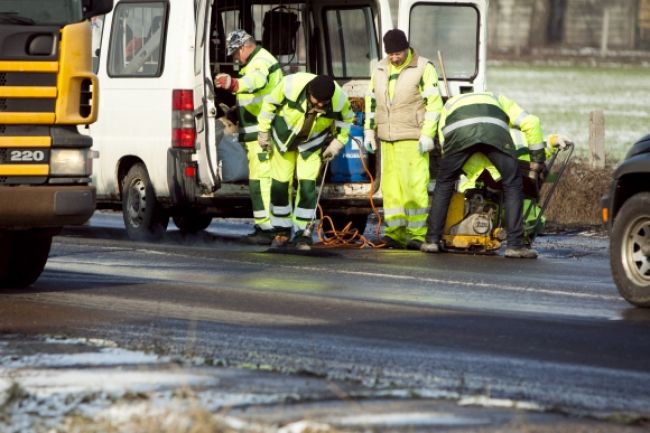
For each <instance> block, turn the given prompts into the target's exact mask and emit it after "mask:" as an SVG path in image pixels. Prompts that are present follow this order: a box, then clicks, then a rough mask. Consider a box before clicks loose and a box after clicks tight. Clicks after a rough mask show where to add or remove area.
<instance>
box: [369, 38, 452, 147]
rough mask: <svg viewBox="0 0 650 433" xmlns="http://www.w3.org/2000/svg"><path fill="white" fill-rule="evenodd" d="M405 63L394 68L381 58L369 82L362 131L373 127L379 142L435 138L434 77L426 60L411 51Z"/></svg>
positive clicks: (436, 101) (436, 98) (439, 100)
mask: <svg viewBox="0 0 650 433" xmlns="http://www.w3.org/2000/svg"><path fill="white" fill-rule="evenodd" d="M406 62H407V64H406V65H404V66H400V67H397V68H396V67H394V66H392V65H391V64H390V61H389V59H388V58H384V59H383V60H381V61H380V62H379V64H378V65H377V69H376V71H375V73H374V74H373V76H372V78H371V80H370V86H369V88H368V93H367V94H366V98H365V111H366V122H365V125H364V127H365V129H374V128H375V127H376V128H377V136H378V137H379V139H380V140H382V141H399V140H417V139H419V138H420V135H426V136H428V137H433V136H434V135H435V131H436V124H437V122H438V119H439V117H440V110H442V97H441V96H440V89H439V88H438V74H437V73H436V70H435V67H434V66H433V64H432V63H431V62H430V61H429V60H428V59H426V58H425V57H420V56H418V55H417V54H416V53H415V52H414V51H413V50H410V51H409V54H408V57H407V59H406ZM391 84H392V86H393V87H391Z"/></svg>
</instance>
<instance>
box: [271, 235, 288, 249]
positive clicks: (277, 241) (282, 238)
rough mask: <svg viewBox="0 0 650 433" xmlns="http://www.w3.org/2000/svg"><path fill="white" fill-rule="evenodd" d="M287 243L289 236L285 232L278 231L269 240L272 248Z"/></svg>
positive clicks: (280, 246) (284, 245)
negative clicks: (271, 239)
mask: <svg viewBox="0 0 650 433" xmlns="http://www.w3.org/2000/svg"><path fill="white" fill-rule="evenodd" d="M288 243H289V236H288V235H287V234H286V233H278V234H277V235H275V237H274V238H273V241H272V242H271V247H272V248H283V247H286V246H287V244H288Z"/></svg>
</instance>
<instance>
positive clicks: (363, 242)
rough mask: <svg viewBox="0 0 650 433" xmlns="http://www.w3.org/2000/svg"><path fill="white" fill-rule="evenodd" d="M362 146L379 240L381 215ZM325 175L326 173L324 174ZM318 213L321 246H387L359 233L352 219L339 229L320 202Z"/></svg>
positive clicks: (360, 150)
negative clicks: (374, 196) (327, 226)
mask: <svg viewBox="0 0 650 433" xmlns="http://www.w3.org/2000/svg"><path fill="white" fill-rule="evenodd" d="M363 156H364V155H363V151H362V146H359V157H360V159H361V164H362V165H363V170H364V171H365V172H366V175H367V176H368V178H369V179H370V185H371V188H370V191H369V193H368V200H369V201H370V207H371V208H372V212H373V214H374V215H375V217H376V218H377V227H376V229H375V236H376V240H377V241H378V240H379V234H380V233H381V215H380V214H379V211H378V210H377V208H376V207H375V201H374V200H373V197H372V195H373V193H374V191H373V188H372V185H373V184H374V183H375V179H374V178H373V176H372V174H371V173H370V170H369V169H368V166H367V164H366V161H365V160H364V158H363ZM323 176H325V174H323ZM318 213H319V215H320V221H319V223H318V228H317V229H316V235H317V236H318V240H319V241H320V244H319V246H320V247H323V248H382V247H384V246H385V244H384V243H382V242H380V241H379V242H371V241H369V240H368V239H367V238H366V237H365V236H364V235H363V234H362V233H359V230H358V229H356V228H354V227H352V221H350V222H348V223H347V224H346V225H345V227H343V228H342V229H341V230H337V229H336V227H334V221H332V218H331V217H329V216H327V215H324V214H323V208H322V207H321V205H320V204H318ZM325 221H327V222H328V224H329V227H330V228H329V229H328V230H325V229H324V227H323V226H324V222H325Z"/></svg>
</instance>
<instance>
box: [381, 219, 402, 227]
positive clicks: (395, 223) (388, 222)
mask: <svg viewBox="0 0 650 433" xmlns="http://www.w3.org/2000/svg"><path fill="white" fill-rule="evenodd" d="M384 222H385V223H386V225H387V226H388V227H406V224H407V223H406V220H405V219H404V218H397V219H394V220H389V219H387V220H384Z"/></svg>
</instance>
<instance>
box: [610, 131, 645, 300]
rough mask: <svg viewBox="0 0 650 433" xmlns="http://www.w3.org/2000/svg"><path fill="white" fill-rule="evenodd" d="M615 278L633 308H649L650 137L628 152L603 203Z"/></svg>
mask: <svg viewBox="0 0 650 433" xmlns="http://www.w3.org/2000/svg"><path fill="white" fill-rule="evenodd" d="M602 212H603V222H604V223H606V224H607V227H608V230H609V235H610V243H609V257H610V264H611V268H612V276H613V277H614V282H615V283H616V287H617V288H618V291H619V293H620V294H621V296H623V298H625V299H626V300H627V301H628V302H630V303H631V304H634V305H637V306H639V307H650V134H648V135H646V136H645V137H643V138H642V139H641V140H639V141H638V142H637V143H636V144H634V146H632V148H631V149H630V150H629V152H628V153H627V155H625V159H624V160H623V161H622V162H621V164H620V165H619V166H618V167H617V168H616V170H615V171H614V180H613V181H612V186H611V189H610V191H609V194H608V195H606V196H604V197H603V199H602Z"/></svg>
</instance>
